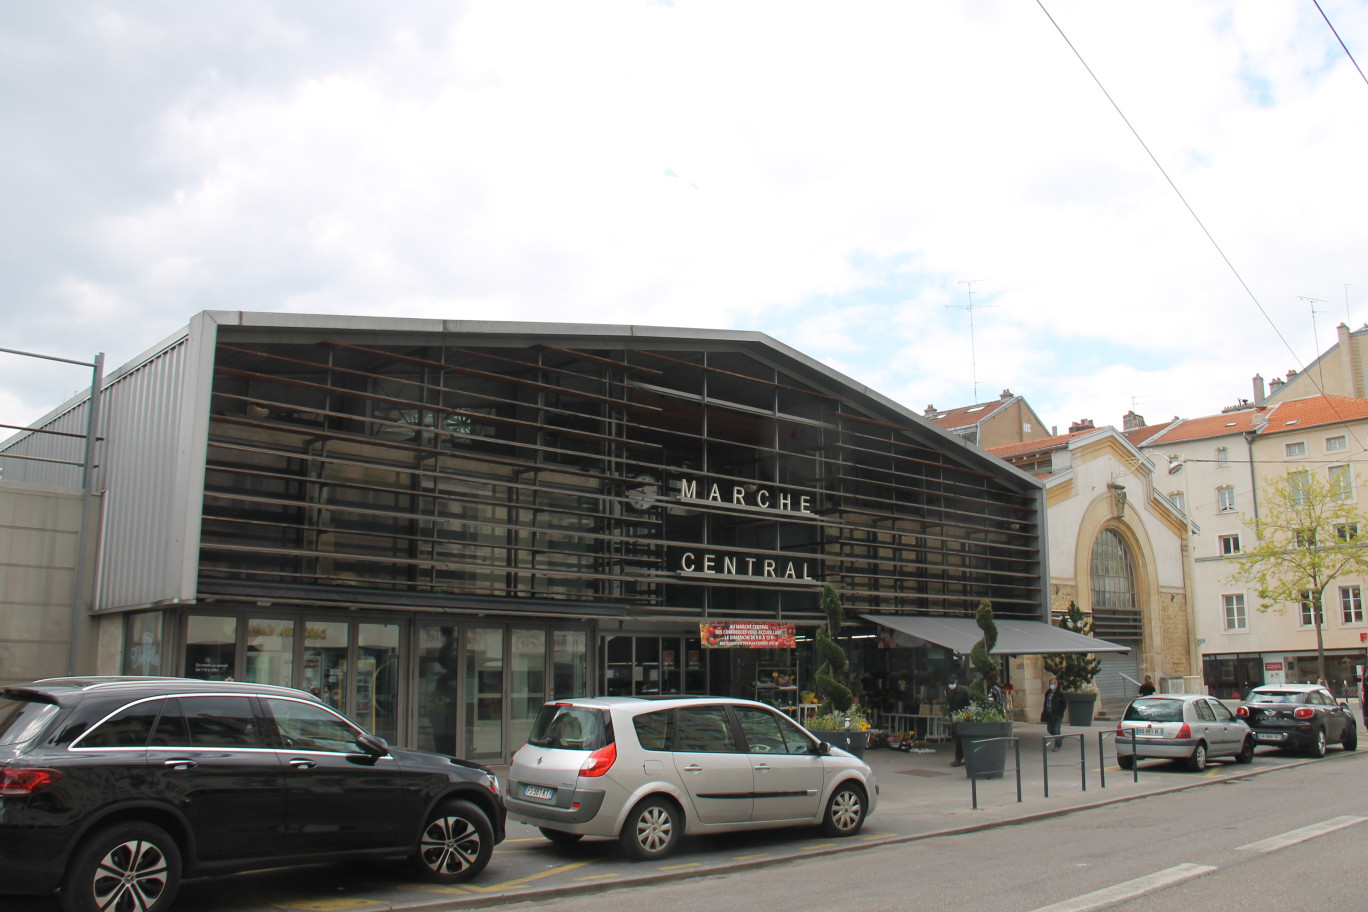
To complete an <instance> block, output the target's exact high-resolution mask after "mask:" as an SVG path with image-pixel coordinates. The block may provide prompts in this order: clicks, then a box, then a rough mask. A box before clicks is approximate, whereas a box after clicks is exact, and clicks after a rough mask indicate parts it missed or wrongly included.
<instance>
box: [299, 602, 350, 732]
mask: <svg viewBox="0 0 1368 912" xmlns="http://www.w3.org/2000/svg"><path fill="white" fill-rule="evenodd" d="M350 636H351V627H350V625H349V624H348V623H347V622H346V621H305V623H304V674H303V676H302V678H303V681H304V684H303V686H304V689H305V690H307V691H308V692H309V693H311V694H313V695H314V696H316V697H318V698H319V699H320V700H322V701H323V702H324V703H327V704H328V705H329V706H333V707H336V708H337V709H340V710H342V711H343V712H347V711H348V708H349V706H350V705H351V703H350V700H349V699H348V693H347V688H348V681H347V674H346V672H347V645H348V643H349V641H350Z"/></svg>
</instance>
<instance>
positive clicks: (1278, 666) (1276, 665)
mask: <svg viewBox="0 0 1368 912" xmlns="http://www.w3.org/2000/svg"><path fill="white" fill-rule="evenodd" d="M1264 671H1282V662H1264Z"/></svg>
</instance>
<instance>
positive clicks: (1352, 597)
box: [1340, 586, 1363, 624]
mask: <svg viewBox="0 0 1368 912" xmlns="http://www.w3.org/2000/svg"><path fill="white" fill-rule="evenodd" d="M1340 620H1341V621H1342V622H1343V623H1345V624H1362V623H1363V590H1362V589H1360V588H1359V587H1358V586H1340Z"/></svg>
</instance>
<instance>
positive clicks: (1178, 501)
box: [1168, 491, 1187, 513]
mask: <svg viewBox="0 0 1368 912" xmlns="http://www.w3.org/2000/svg"><path fill="white" fill-rule="evenodd" d="M1168 497H1169V501H1170V502H1171V503H1172V504H1173V505H1174V506H1175V507H1177V508H1178V511H1179V512H1180V513H1186V512H1187V498H1186V497H1184V496H1183V492H1182V491H1174V492H1173V493H1172V494H1170V495H1169V496H1168Z"/></svg>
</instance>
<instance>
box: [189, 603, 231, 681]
mask: <svg viewBox="0 0 1368 912" xmlns="http://www.w3.org/2000/svg"><path fill="white" fill-rule="evenodd" d="M236 673H237V618H230V617H208V616H205V615H195V614H192V615H190V617H188V618H186V625H185V676H186V677H187V678H199V679H200V680H204V681H223V680H227V679H229V678H231V677H233V675H235V674H236Z"/></svg>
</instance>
